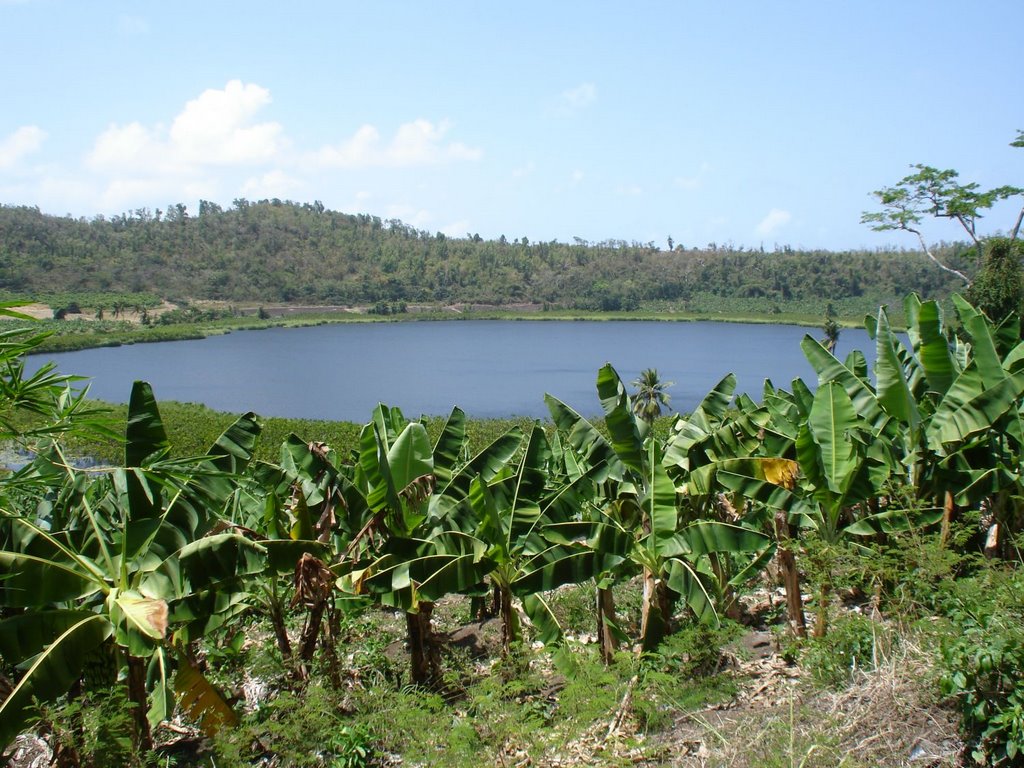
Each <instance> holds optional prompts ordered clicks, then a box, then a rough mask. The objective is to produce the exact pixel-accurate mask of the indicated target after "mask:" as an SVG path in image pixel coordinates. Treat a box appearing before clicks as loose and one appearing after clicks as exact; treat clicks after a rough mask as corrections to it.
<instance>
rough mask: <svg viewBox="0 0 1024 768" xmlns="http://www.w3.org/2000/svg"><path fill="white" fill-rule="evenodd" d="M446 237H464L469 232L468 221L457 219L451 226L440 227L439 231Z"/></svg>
mask: <svg viewBox="0 0 1024 768" xmlns="http://www.w3.org/2000/svg"><path fill="white" fill-rule="evenodd" d="M438 231H440V232H442V233H443V234H444V235H445V236H446V237H465V236H466V233H467V232H470V231H471V230H470V225H469V219H459V220H458V221H453V222H452V223H451V224H448V225H446V226H443V227H441V229H440V230H438Z"/></svg>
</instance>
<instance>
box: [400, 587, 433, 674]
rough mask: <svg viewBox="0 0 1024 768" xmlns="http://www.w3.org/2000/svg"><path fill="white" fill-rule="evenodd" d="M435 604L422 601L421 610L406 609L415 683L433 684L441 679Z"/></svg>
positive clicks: (411, 663) (411, 665)
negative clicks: (432, 621)
mask: <svg viewBox="0 0 1024 768" xmlns="http://www.w3.org/2000/svg"><path fill="white" fill-rule="evenodd" d="M433 614H434V604H433V603H430V602H427V601H422V602H420V604H419V611H418V612H417V613H412V612H411V611H406V614H405V627H406V631H407V633H408V641H409V655H410V673H411V676H412V682H413V683H414V684H415V685H424V686H433V685H436V684H437V683H439V682H440V681H441V660H440V658H439V656H438V652H437V646H436V644H435V643H434V630H433V627H432V624H431V617H432V616H433Z"/></svg>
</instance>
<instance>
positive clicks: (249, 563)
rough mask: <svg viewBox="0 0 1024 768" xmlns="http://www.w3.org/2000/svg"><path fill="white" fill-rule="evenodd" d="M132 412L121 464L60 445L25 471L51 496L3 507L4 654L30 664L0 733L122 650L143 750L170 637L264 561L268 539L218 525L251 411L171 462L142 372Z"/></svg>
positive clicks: (163, 704) (0, 649) (250, 435)
mask: <svg viewBox="0 0 1024 768" xmlns="http://www.w3.org/2000/svg"><path fill="white" fill-rule="evenodd" d="M128 414H129V417H128V426H127V430H126V434H125V463H124V466H122V467H117V468H113V469H109V470H102V471H97V472H87V471H83V470H77V469H74V468H73V467H72V466H71V465H70V464H69V463H68V462H67V461H66V460H65V459H64V457H63V454H62V452H61V450H60V448H59V446H57V445H56V444H54V445H53V446H52V447H51V450H50V451H46V452H43V453H41V454H40V455H39V456H37V458H36V460H35V461H34V462H33V464H32V465H30V466H28V467H26V468H25V469H24V470H23V471H22V473H21V474H24V475H26V476H27V475H37V476H39V477H41V478H44V479H45V480H46V481H47V482H48V483H49V484H50V487H51V489H52V492H51V493H50V494H49V496H48V498H46V499H45V500H44V501H43V502H42V503H40V504H39V505H38V506H37V507H36V508H34V509H32V510H30V511H18V510H16V509H12V508H7V507H4V508H3V510H2V511H0V515H2V518H3V523H4V529H5V531H6V534H7V535H6V537H5V539H4V542H3V549H2V550H0V577H2V578H0V606H2V607H3V608H4V609H5V611H6V613H7V614H8V615H9V617H8V618H7V619H5V620H4V621H3V622H0V656H2V657H3V659H4V661H5V662H6V663H8V664H10V665H12V666H14V667H17V668H18V669H20V670H22V675H21V676H20V678H19V679H18V681H17V683H16V684H15V686H14V689H13V691H12V692H11V693H10V695H8V696H7V698H6V699H5V700H4V701H3V702H2V703H0V743H2V744H6V743H8V742H9V741H10V739H12V738H13V737H14V736H15V735H16V734H17V733H18V732H19V731H20V730H21V729H22V728H23V727H24V726H25V724H26V723H27V722H28V719H29V717H30V716H31V713H32V710H33V701H34V700H36V699H39V700H50V699H52V698H54V697H55V696H58V695H60V694H63V693H65V692H66V691H68V689H69V688H71V687H72V686H73V685H75V684H76V681H77V680H78V679H79V678H80V677H81V675H82V672H83V668H84V666H85V664H86V663H87V661H88V660H89V659H90V657H93V656H95V655H96V654H109V653H110V652H111V651H113V653H114V656H115V658H116V660H117V663H118V664H119V665H120V666H121V667H122V668H123V669H125V673H126V682H127V687H128V698H129V701H130V702H131V703H132V705H133V713H134V715H133V722H134V728H135V739H136V741H137V743H138V744H139V745H140V746H142V747H144V748H145V747H147V746H148V745H149V744H150V724H151V722H158V721H159V720H160V719H163V718H164V717H168V716H169V715H170V711H171V707H172V706H173V691H174V681H173V679H172V673H173V668H174V666H175V663H176V655H175V652H174V650H173V649H172V647H171V645H170V643H169V642H168V641H169V639H170V638H171V636H172V633H173V631H174V630H175V629H176V628H178V627H181V626H184V625H185V624H187V623H188V622H189V621H193V620H195V619H197V618H201V617H196V616H194V615H192V613H191V611H190V610H189V608H188V607H187V604H188V601H189V600H190V598H193V597H196V596H199V595H202V594H206V595H209V594H212V593H215V592H217V591H218V589H221V588H223V587H224V586H225V585H233V584H235V583H237V579H238V578H239V577H241V576H244V575H246V574H248V573H254V572H257V571H259V570H261V569H262V568H264V567H265V563H264V559H265V558H264V551H263V549H262V548H261V547H260V546H259V545H258V544H255V543H254V542H251V541H249V540H248V539H246V538H245V537H243V536H240V535H237V534H230V533H218V532H217V531H216V530H215V524H216V520H217V519H218V514H219V512H220V509H221V507H222V505H223V504H225V503H226V501H227V497H228V496H229V495H230V493H231V490H232V484H231V481H230V479H229V477H228V472H230V471H231V469H237V468H239V467H241V466H244V464H245V463H246V462H247V461H248V460H249V458H250V457H251V452H252V446H253V441H254V440H255V437H256V435H257V434H258V431H259V427H258V425H257V424H256V422H255V420H254V419H253V417H252V415H251V414H248V415H246V416H243V417H241V418H240V419H239V420H238V421H237V422H236V423H235V424H233V425H232V426H231V427H229V429H228V430H227V431H226V432H225V433H224V435H222V436H221V437H220V438H219V439H218V440H217V442H216V444H215V445H214V446H213V448H211V450H210V451H209V452H208V454H207V455H205V456H201V457H195V458H193V459H183V460H172V459H170V458H169V456H168V453H169V444H168V442H167V436H166V433H165V431H164V429H163V424H162V422H161V421H160V417H159V412H158V410H157V408H156V403H155V401H154V399H153V397H152V391H151V389H150V388H149V385H148V384H145V383H144V382H136V384H135V387H134V388H133V390H132V397H131V402H130V404H129V409H128ZM182 613H184V614H187V618H186V617H185V616H183V615H182ZM147 678H148V679H149V680H150V681H154V680H155V683H150V684H147ZM220 704H221V706H220V712H221V714H222V715H223V712H224V706H223V701H221V702H220ZM211 708H216V707H214V706H213V705H211ZM229 719H230V718H229Z"/></svg>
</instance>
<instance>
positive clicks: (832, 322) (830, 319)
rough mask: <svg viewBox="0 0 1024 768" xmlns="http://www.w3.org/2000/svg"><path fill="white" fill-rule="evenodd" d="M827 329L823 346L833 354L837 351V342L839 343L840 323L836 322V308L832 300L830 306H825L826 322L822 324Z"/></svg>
mask: <svg viewBox="0 0 1024 768" xmlns="http://www.w3.org/2000/svg"><path fill="white" fill-rule="evenodd" d="M822 329H823V330H824V331H825V338H824V339H822V341H821V343H822V346H824V347H825V349H827V350H828V351H829V353H831V354H835V352H836V344H838V343H839V331H840V328H839V323H837V322H836V310H835V307H833V306H832V302H829V304H828V306H827V307H825V323H824V325H823V326H822Z"/></svg>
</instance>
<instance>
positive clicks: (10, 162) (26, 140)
mask: <svg viewBox="0 0 1024 768" xmlns="http://www.w3.org/2000/svg"><path fill="white" fill-rule="evenodd" d="M45 138H46V132H45V131H43V129H42V128H39V127H37V126H35V125H23V126H22V127H21V128H18V129H17V130H16V131H14V133H12V134H11V135H10V136H8V137H7V138H5V139H0V168H12V167H13V166H14V164H15V163H17V162H18V161H19V160H21V159H22V158H23V157H25V156H26V155H29V154H31V153H33V152H35V151H36V150H37V149H39V147H41V146H42V144H43V140H44V139H45Z"/></svg>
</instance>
